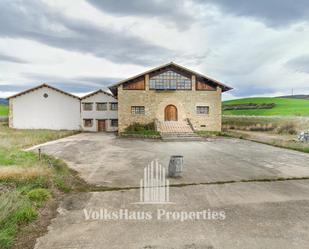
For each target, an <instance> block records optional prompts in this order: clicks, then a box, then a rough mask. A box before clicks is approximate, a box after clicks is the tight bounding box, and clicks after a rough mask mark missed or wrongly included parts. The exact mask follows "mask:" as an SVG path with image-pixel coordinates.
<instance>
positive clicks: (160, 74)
mask: <svg viewBox="0 0 309 249" xmlns="http://www.w3.org/2000/svg"><path fill="white" fill-rule="evenodd" d="M109 89H110V91H111V92H112V94H109V93H107V92H105V91H103V90H98V91H95V92H93V93H91V94H88V95H86V96H84V97H82V98H79V97H77V96H74V95H72V94H70V93H66V92H64V91H62V90H59V89H57V88H54V87H52V86H49V85H47V84H43V85H41V86H38V87H36V88H32V89H29V90H27V91H24V92H21V93H19V94H16V95H14V96H11V97H9V98H8V99H9V105H10V116H9V125H10V127H12V128H20V129H26V128H28V129H56V130H59V129H68V130H85V131H115V130H117V129H118V131H119V132H123V131H125V128H126V127H128V126H129V125H131V124H133V123H150V122H155V123H156V127H158V129H166V128H168V127H171V129H173V127H176V128H177V127H178V128H179V127H180V128H181V127H182V128H186V127H185V126H188V127H190V129H192V130H209V131H220V130H221V114H222V113H221V94H222V92H225V91H228V90H231V89H232V88H231V87H229V86H226V85H224V84H222V83H221V82H219V81H216V80H214V79H211V78H209V77H207V76H205V75H202V74H199V73H197V72H194V71H192V70H190V69H187V68H185V67H182V66H180V65H178V64H175V63H173V62H171V63H168V64H165V65H163V66H160V67H157V68H154V69H152V70H149V71H147V72H144V73H142V74H139V75H136V76H134V77H131V78H128V79H126V80H123V81H121V82H118V83H117V84H114V85H112V86H111V87H109Z"/></svg>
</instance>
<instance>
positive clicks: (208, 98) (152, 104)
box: [118, 74, 221, 132]
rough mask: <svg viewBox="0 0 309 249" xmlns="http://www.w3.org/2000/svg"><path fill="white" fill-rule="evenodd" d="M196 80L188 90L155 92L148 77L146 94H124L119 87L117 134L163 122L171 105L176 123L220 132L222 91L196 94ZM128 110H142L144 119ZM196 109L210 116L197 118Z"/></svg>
mask: <svg viewBox="0 0 309 249" xmlns="http://www.w3.org/2000/svg"><path fill="white" fill-rule="evenodd" d="M195 82H196V78H195V75H192V89H191V90H175V91H156V90H149V75H148V74H146V75H145V85H146V87H145V90H124V89H123V87H122V85H119V86H118V130H119V132H123V131H124V130H125V128H126V127H127V126H128V125H130V124H132V123H134V122H138V123H149V122H153V121H154V120H155V119H157V120H159V121H164V115H165V114H164V112H165V107H166V106H168V105H174V106H176V108H177V111H178V120H179V121H184V120H186V119H187V118H188V119H189V120H190V121H191V123H192V125H193V128H194V129H195V130H207V131H221V88H220V87H217V88H216V90H209V91H198V90H196V89H195ZM131 106H145V115H140V114H139V115H134V114H131ZM197 106H209V114H197V111H196V107H197Z"/></svg>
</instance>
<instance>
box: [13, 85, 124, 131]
mask: <svg viewBox="0 0 309 249" xmlns="http://www.w3.org/2000/svg"><path fill="white" fill-rule="evenodd" d="M8 100H9V108H10V114H9V126H10V127H11V128H15V129H51V130H84V131H116V130H117V126H118V111H117V104H118V103H117V99H116V98H114V97H113V96H112V95H111V94H109V93H106V92H104V91H103V90H98V91H95V92H93V93H91V94H88V95H86V96H84V97H83V98H79V97H77V96H75V95H73V94H70V93H67V92H65V91H62V90H60V89H58V88H55V87H52V86H50V85H47V84H42V85H40V86H37V87H34V88H31V89H28V90H26V91H24V92H21V93H18V94H16V95H13V96H11V97H9V98H8Z"/></svg>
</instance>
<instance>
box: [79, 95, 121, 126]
mask: <svg viewBox="0 0 309 249" xmlns="http://www.w3.org/2000/svg"><path fill="white" fill-rule="evenodd" d="M81 123H82V129H83V130H84V131H116V130H117V127H118V103H117V99H115V98H114V97H113V95H111V94H109V93H107V92H105V91H103V90H101V89H100V90H98V91H96V92H93V93H90V94H88V95H86V96H84V97H82V98H81Z"/></svg>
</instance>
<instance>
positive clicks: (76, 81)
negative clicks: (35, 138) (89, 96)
mask: <svg viewBox="0 0 309 249" xmlns="http://www.w3.org/2000/svg"><path fill="white" fill-rule="evenodd" d="M21 76H22V77H24V78H26V79H27V80H26V81H27V82H35V83H30V85H31V86H33V85H38V84H42V83H47V84H51V85H53V86H56V87H59V88H61V89H63V90H65V91H68V92H89V91H94V90H97V89H100V88H107V87H108V86H110V85H112V84H114V83H117V82H118V81H120V80H121V79H120V78H111V77H91V76H79V77H73V78H65V77H59V76H57V75H49V74H40V73H22V74H21ZM28 86H29V84H28ZM15 87H16V86H12V87H10V85H0V90H2V91H16V89H15ZM19 87H20V86H19Z"/></svg>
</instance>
